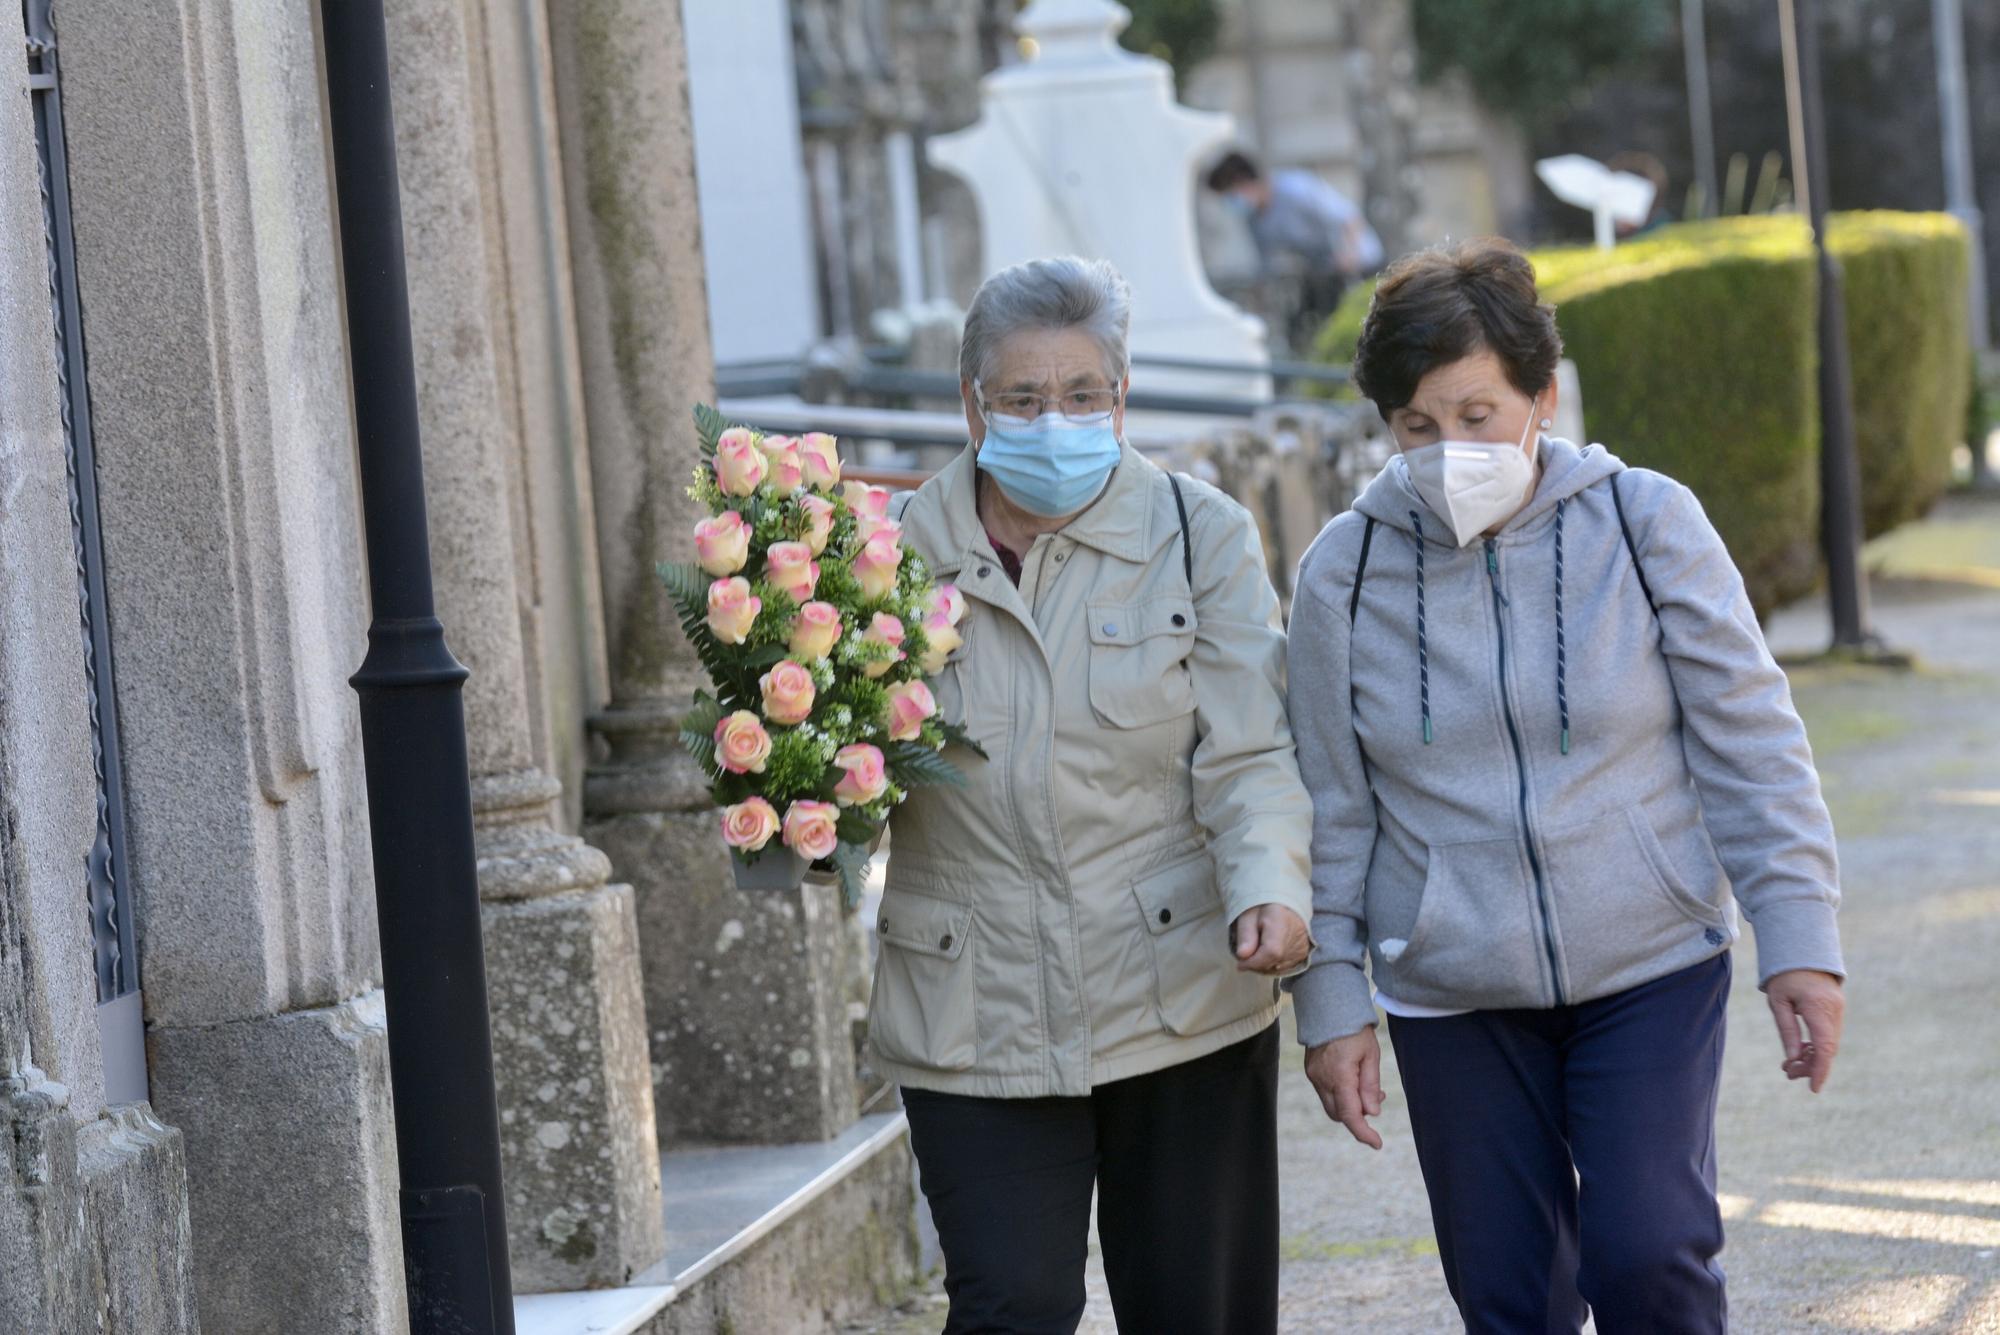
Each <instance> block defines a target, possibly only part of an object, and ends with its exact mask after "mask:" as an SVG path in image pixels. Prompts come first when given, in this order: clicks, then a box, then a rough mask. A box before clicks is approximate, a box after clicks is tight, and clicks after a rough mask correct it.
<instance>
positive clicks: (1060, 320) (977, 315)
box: [958, 255, 1132, 381]
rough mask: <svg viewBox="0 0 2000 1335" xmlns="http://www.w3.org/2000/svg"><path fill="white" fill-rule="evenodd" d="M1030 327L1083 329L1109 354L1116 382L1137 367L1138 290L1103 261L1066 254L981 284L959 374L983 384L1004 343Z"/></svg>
mask: <svg viewBox="0 0 2000 1335" xmlns="http://www.w3.org/2000/svg"><path fill="white" fill-rule="evenodd" d="M1024 329H1082V330H1084V331H1085V332H1087V333H1088V334H1089V335H1090V336H1091V337H1092V338H1094V339H1096V340H1097V346H1098V347H1099V348H1101V349H1103V351H1104V367H1105V370H1106V372H1107V373H1108V374H1109V375H1110V376H1111V378H1112V380H1114V381H1117V380H1122V379H1124V377H1125V373H1126V371H1128V370H1129V369H1130V368H1131V356H1130V354H1129V353H1128V352H1127V351H1126V346H1125V343H1126V338H1127V336H1128V335H1129V334H1130V332H1131V329H1132V289H1131V287H1130V286H1129V285H1128V284H1127V283H1126V282H1125V280H1124V278H1122V277H1120V276H1119V273H1118V271H1117V270H1116V269H1114V268H1112V267H1111V266H1110V265H1109V264H1107V263H1106V262H1105V261H1103V260H1086V259H1079V258H1077V257H1076V256H1074V255H1060V256H1057V257H1055V258H1053V259H1046V260H1029V261H1028V262H1027V263H1026V264H1016V265H1013V266H1012V267H1010V268H1006V269H1002V270H1001V271H1000V272H999V273H996V274H994V275H993V276H992V277H991V278H989V279H987V280H986V281H985V282H983V283H981V284H980V285H979V291H977V292H976V293H974V294H973V297H972V306H971V308H970V309H969V310H967V311H966V313H965V334H964V337H963V338H962V339H961V340H960V342H959V345H958V373H959V375H960V376H962V377H963V378H964V379H967V380H983V379H984V378H985V377H986V376H987V374H988V373H990V372H991V371H992V369H993V359H994V358H995V357H996V356H997V355H998V354H999V351H1000V345H1001V344H1002V343H1004V342H1006V341H1007V339H1008V338H1009V337H1011V336H1012V335H1014V334H1017V333H1020V332H1021V331H1022V330H1024Z"/></svg>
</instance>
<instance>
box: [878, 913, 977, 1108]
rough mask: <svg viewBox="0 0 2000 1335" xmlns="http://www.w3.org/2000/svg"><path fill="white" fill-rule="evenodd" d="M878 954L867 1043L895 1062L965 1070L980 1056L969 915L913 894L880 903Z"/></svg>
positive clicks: (970, 914) (970, 915)
mask: <svg viewBox="0 0 2000 1335" xmlns="http://www.w3.org/2000/svg"><path fill="white" fill-rule="evenodd" d="M875 933H876V936H877V937H878V938H879V940H880V942H881V953H880V956H879V958H878V959H877V960H876V964H875V988H874V991H873V994H872V995H871V996H870V998H869V1003H868V1041H869V1043H870V1044H872V1045H873V1046H874V1048H875V1051H877V1052H878V1053H880V1054H881V1055H882V1056H884V1057H886V1058H888V1059H889V1060H890V1061H895V1062H902V1063H904V1064H905V1065H909V1066H923V1067H929V1068H930V1069H932V1070H938V1071H963V1070H967V1069H969V1068H970V1067H971V1066H972V1063H973V1060H974V1058H975V1057H976V1056H977V1055H978V1050H979V989H978V982H977V979H976V978H975V976H974V972H973V959H972V910H971V908H970V907H968V906H967V905H964V904H954V903H951V902H949V901H947V900H942V899H932V898H931V897H930V896H929V895H920V894H916V893H914V892H913V891H909V890H890V891H887V892H886V893H884V894H883V896H882V911H881V914H880V916H878V917H877V919H876V921H875Z"/></svg>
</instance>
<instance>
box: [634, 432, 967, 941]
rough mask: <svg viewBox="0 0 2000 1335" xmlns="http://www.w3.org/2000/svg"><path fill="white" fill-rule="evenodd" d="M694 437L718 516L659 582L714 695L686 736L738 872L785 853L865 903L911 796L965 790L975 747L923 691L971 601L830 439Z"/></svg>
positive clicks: (700, 495)
mask: <svg viewBox="0 0 2000 1335" xmlns="http://www.w3.org/2000/svg"><path fill="white" fill-rule="evenodd" d="M695 424H696V427H697V428H698V430H699V433H700V438H701V456H702V463H701V465H700V466H699V467H697V468H696V469H695V473H694V485H693V486H691V487H689V488H688V495H689V496H691V497H692V498H693V499H695V500H696V501H699V502H700V503H701V504H702V505H703V506H705V507H706V508H707V510H708V512H709V516H710V517H709V518H707V519H704V520H702V521H701V522H700V523H699V524H697V525H695V531H694V540H695V549H696V559H695V560H694V561H692V562H687V563H680V564H676V563H667V564H663V565H661V566H660V577H661V579H662V580H663V581H664V582H665V584H666V588H667V593H668V596H669V597H671V598H672V600H673V602H674V604H675V607H676V609H677V610H678V612H679V614H680V620H681V627H682V629H683V630H685V631H686V633H687V637H688V640H689V641H690V642H691V643H692V644H693V645H694V648H695V652H696V653H697V654H699V655H700V657H701V662H702V666H703V667H704V668H706V669H707V671H708V676H709V680H710V682H711V683H712V684H713V688H714V689H713V691H712V692H711V691H697V692H696V693H695V697H694V708H693V710H692V711H690V713H689V714H688V715H687V717H686V719H685V720H684V721H683V725H682V729H681V741H682V743H683V744H684V745H685V746H686V747H687V749H688V751H689V752H690V753H691V754H692V755H693V756H694V758H695V760H696V761H697V762H698V763H700V765H701V766H702V769H703V770H704V771H705V772H706V773H707V775H708V776H709V780H710V792H711V793H713V794H714V797H715V800H716V802H717V804H718V805H720V806H721V807H722V809H723V810H722V838H723V842H724V843H726V844H728V845H729V847H730V849H731V850H732V852H733V855H734V856H735V857H736V859H737V860H738V862H739V865H745V866H747V865H748V864H750V863H753V862H755V861H756V860H757V859H758V858H759V857H760V856H763V855H765V854H766V853H767V851H768V850H769V848H770V845H771V843H772V841H773V840H776V841H778V842H779V843H780V844H781V845H782V846H783V847H785V848H788V849H790V850H791V851H792V852H793V853H795V854H797V855H798V857H799V858H801V859H803V860H804V861H805V862H808V863H812V864H815V865H816V866H818V867H819V868H821V869H822V870H832V871H835V872H837V873H838V874H839V876H840V880H841V885H842V887H843V889H844V890H845V891H846V894H847V898H848V901H849V903H850V904H852V903H854V902H857V901H858V900H859V898H860V893H861V881H862V877H863V875H864V872H865V868H866V866H867V862H868V856H869V849H870V847H871V846H872V845H873V843H874V841H875V838H876V836H877V835H878V834H880V833H881V829H882V825H883V823H884V822H885V821H886V820H887V819H888V817H889V812H890V811H891V810H892V809H893V808H894V807H895V806H896V804H897V803H899V802H901V801H902V800H903V799H904V797H905V796H906V795H907V794H908V792H909V790H910V789H912V788H915V787H918V786H921V785H924V784H961V783H963V782H964V778H963V776H962V775H960V774H959V772H958V770H957V768H956V767H955V766H953V765H952V764H951V762H950V761H947V760H945V759H944V758H942V757H941V756H940V755H939V754H938V753H939V752H940V751H942V750H943V749H944V748H945V746H947V745H949V744H954V743H955V744H960V745H966V746H972V749H973V750H975V751H977V750H978V748H977V747H976V746H973V744H972V743H971V742H969V741H968V739H967V738H966V737H965V735H964V733H963V731H962V730H961V729H960V728H959V727H957V726H955V725H948V724H946V723H944V722H943V721H942V720H941V719H939V718H938V717H937V705H936V702H935V701H934V700H933V699H932V698H931V691H930V688H929V687H928V686H927V685H925V684H924V679H925V678H926V677H929V676H934V675H936V674H937V672H938V671H939V670H940V669H941V668H942V667H943V664H944V661H945V659H946V658H947V657H948V656H949V655H950V654H951V652H952V650H954V649H956V648H957V647H958V645H959V643H960V639H959V633H958V630H957V626H958V623H959V619H960V618H961V617H962V616H963V615H964V613H965V603H964V600H963V599H962V598H961V597H960V596H959V593H958V590H957V589H956V588H954V587H953V586H952V585H949V584H945V585H936V584H933V583H932V581H931V577H930V572H929V571H928V570H927V569H926V568H925V565H924V561H923V558H922V557H920V556H918V555H917V554H916V553H915V552H913V551H910V550H908V549H906V548H905V547H904V546H903V545H902V530H901V528H900V527H899V526H898V525H897V524H896V523H895V522H894V521H892V520H891V519H890V518H889V493H888V492H887V491H886V490H884V489H883V488H881V487H872V486H868V485H867V484H865V483H861V482H847V483H845V484H843V483H842V482H841V478H840V467H841V465H840V456H839V454H838V452H837V451H836V449H835V441H834V438H833V437H832V436H829V435H825V434H823V433H820V432H814V433H811V434H809V435H806V436H802V437H796V438H794V437H791V436H777V435H761V434H759V433H758V432H755V431H752V430H750V429H749V428H748V427H742V426H731V425H729V424H728V422H726V421H725V420H724V419H723V418H722V417H721V415H720V414H718V413H717V412H716V411H715V410H714V409H712V408H709V407H707V406H706V405H703V406H701V407H698V408H696V409H695ZM981 754H983V753H981Z"/></svg>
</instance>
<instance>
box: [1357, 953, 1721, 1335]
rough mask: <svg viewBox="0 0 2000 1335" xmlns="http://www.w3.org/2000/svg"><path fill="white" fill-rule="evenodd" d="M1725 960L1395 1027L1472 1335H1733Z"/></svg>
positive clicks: (1440, 1236)
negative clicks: (1722, 1195) (1728, 1287)
mask: <svg viewBox="0 0 2000 1335" xmlns="http://www.w3.org/2000/svg"><path fill="white" fill-rule="evenodd" d="M1728 1000H1729V956H1727V955H1718V956H1717V957H1716V958H1714V959H1712V960H1709V961H1707V962H1706V963H1704V964H1697V965H1695V966H1694V967H1692V968H1688V969H1683V970H1681V971H1680V972H1678V973H1673V974H1669V975H1667V976H1666V977H1665V978H1660V979H1657V980H1655V981H1653V982H1650V983H1646V984H1643V985H1642V986H1639V987H1635V988H1632V989H1630V990H1629V991H1625V992H1620V993H1618V994H1616V995H1615V996H1609V997H1605V998H1603V999H1601V1000H1598V1001H1587V1002H1584V1003H1582V1004H1581V1005H1576V1006H1559V1007H1556V1008H1554V1009H1551V1010H1511V1011H1509V1010H1499V1011H1474V1012H1472V1013H1471V1014H1469V1015H1454V1016H1450V1017H1448V1018H1444V1019H1430V1020H1408V1019H1403V1018H1401V1017H1398V1016H1394V1015H1392V1016H1390V1017H1389V1033H1390V1035H1391V1037H1393V1038H1394V1039H1395V1043H1396V1066H1397V1070H1398V1073H1399V1074H1400V1075H1401V1077H1402V1083H1403V1094H1404V1097H1406V1098H1407V1099H1408V1100H1409V1101H1410V1126H1411V1130H1412V1131H1413V1132H1414V1134H1415V1139H1416V1143H1417V1161H1418V1163H1419V1164H1421V1165H1422V1167H1423V1170H1424V1187H1425V1189H1426V1190H1427V1191H1428V1192H1429V1194H1430V1201H1431V1219H1432V1223H1433V1225H1434V1227H1435V1228H1436V1229H1437V1240H1438V1253H1439V1256H1440V1258H1441V1259H1442V1260H1443V1262H1444V1274H1445V1282H1446V1283H1447V1284H1448V1285H1449V1286H1450V1287H1451V1296H1452V1297H1453V1298H1454V1299H1455V1300H1457V1302H1458V1310H1459V1314H1460V1315H1461V1316H1463V1317H1464V1319H1465V1328H1466V1330H1467V1331H1470V1332H1473V1335H1575V1332H1576V1331H1578V1330H1580V1329H1581V1328H1582V1326H1583V1321H1584V1317H1585V1315H1586V1308H1588V1310H1589V1314H1592V1315H1595V1317H1596V1318H1597V1329H1598V1330H1599V1331H1600V1332H1601V1335H1632V1333H1633V1332H1645V1333H1646V1335H1721V1332H1722V1331H1724V1330H1725V1329H1726V1328H1727V1325H1728V1317H1727V1314H1726V1309H1725V1305H1724V1296H1723V1284H1722V1267H1721V1265H1719V1264H1718V1263H1717V1261H1716V1255H1717V1253H1719V1252H1720V1251H1721V1250H1722V1215H1721V1213H1720V1211H1719V1210H1718V1208H1717V1206H1716V1200H1715V1093H1716V1084H1717V1080H1718V1077H1719V1076H1720V1075H1721V1070H1722V1040H1723V1012H1724V1007H1725V1006H1726V1005H1727V1003H1728Z"/></svg>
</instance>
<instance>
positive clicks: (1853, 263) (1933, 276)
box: [1315, 212, 1972, 613]
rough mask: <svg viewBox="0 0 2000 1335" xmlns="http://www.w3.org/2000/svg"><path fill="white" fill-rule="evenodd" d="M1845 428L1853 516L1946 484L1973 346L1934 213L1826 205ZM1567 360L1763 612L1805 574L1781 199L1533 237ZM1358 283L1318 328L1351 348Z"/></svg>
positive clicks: (1805, 291) (1340, 361)
mask: <svg viewBox="0 0 2000 1335" xmlns="http://www.w3.org/2000/svg"><path fill="white" fill-rule="evenodd" d="M1830 239H1831V243H1832V246H1833V251H1834V254H1835V256H1836V258H1838V259H1839V261H1840V264H1841V269H1842V273H1843V275H1844V279H1845V291H1846V294H1847V325H1848V348H1849V356H1850V361H1851V363H1852V368H1853V389H1854V406H1855V448H1856V452H1857V453H1858V455H1859V457H1860V464H1861V475H1862V493H1863V520H1864V524H1865V526H1866V529H1867V532H1868V534H1869V535H1870V536H1873V535H1875V534H1879V533H1883V532H1886V531H1888V530H1889V529H1891V528H1894V527H1895V526H1896V525H1898V524H1902V523H1905V522H1907V521H1908V520H1910V519H1913V518H1916V517H1917V516H1918V515H1920V514H1922V513H1923V512H1924V511H1925V510H1926V509H1928V508H1929V506H1930V505H1931V503H1932V502H1934V501H1935V500H1936V499H1937V497H1938V495H1939V494H1940V493H1941V492H1942V491H1943V489H1944V487H1945V485H1946V483H1947V481H1948V480H1949V476H1950V467H1951V455H1952V449H1953V447H1954V446H1955V445H1956V444H1958V442H1959V440H1960V438H1961V437H1962V435H1963V432H1964V412H1965V407H1964V405H1965V404H1966V402H1967V400H1968V398H1969V397H1970V384H1969V380H1970V368H1971V364H1972V362H1971V350H1970V343H1969V339H1968V335H1967V330H1966V319H1965V305H1964V298H1963V292H1964V284H1965V265H1966V263H1967V259H1968V247H1967V238H1966V234H1965V232H1964V229H1963V228H1962V227H1961V226H1960V225H1959V224H1958V223H1957V222H1956V221H1955V220H1953V219H1951V218H1950V217H1948V216H1946V215H1943V214H1911V213H1881V212H1868V213H1851V214H1836V215H1835V216H1834V219H1833V225H1832V229H1831V238H1830ZM1533 258H1534V261H1535V270H1536V277H1537V281H1538V283H1539V285H1540V287H1541V291H1542V294H1543V296H1544V297H1546V298H1547V299H1548V300H1550V301H1552V302H1554V303H1555V305H1556V308H1557V315H1556V320H1557V323H1558V325H1559V326H1560V327H1561V330H1562V335H1563V341H1564V344H1565V345H1566V346H1565V350H1566V354H1567V355H1568V356H1569V357H1570V358H1571V359H1572V360H1573V361H1575V362H1576V365H1577V376H1578V380H1579V381H1580V382H1581V384H1582V387H1583V401H1584V412H1585V415H1586V419H1587V421H1588V423H1589V431H1590V436H1591V438H1592V439H1594V440H1601V441H1603V442H1605V444H1607V445H1608V446H1609V447H1610V448H1611V449H1612V450H1613V451H1614V452H1616V453H1617V454H1618V455H1619V456H1620V457H1621V458H1623V459H1624V460H1626V462H1628V463H1632V464H1636V465H1640V466H1643V467H1648V468H1656V469H1658V470H1659V471H1661V472H1663V473H1666V474H1668V475H1670V476H1672V477H1674V478H1677V479H1679V480H1680V481H1681V482H1684V483H1686V484H1687V485H1688V486H1689V487H1691V488H1692V489H1693V490H1694V492H1695V494H1696V495H1697V496H1699V497H1700V498H1701V502H1702V505H1703V506H1704V507H1705V508H1706V509H1707V511H1708V514H1709V518H1710V519H1711V520H1713V521H1714V523H1715V526H1716V528H1717V529H1718V530H1719V531H1720V532H1721V533H1722V536H1723V539H1724V541H1725V542H1727V543H1728V544H1729V549H1730V553H1731V555H1732V556H1734V557H1735V559H1736V564H1737V566H1738V568H1739V569H1741V570H1742V572H1743V576H1744V582H1745V583H1746V584H1747V585H1748V586H1749V589H1750V597H1751V601H1752V602H1753V603H1754V604H1755V605H1756V607H1757V608H1758V611H1759V612H1760V613H1762V612H1764V611H1766V610H1768V609H1770V608H1772V607H1775V606H1777V605H1779V604H1781V603H1783V602H1785V601H1787V600H1789V599H1791V598H1794V597H1797V596H1799V595H1800V594H1803V593H1805V592H1807V591H1809V590H1810V589H1811V588H1812V586H1813V584H1814V582H1815V581H1816V579H1817V577H1818V522H1819V482H1818V457H1819V391H1818V374H1819V349H1818V334H1817V319H1818V299H1819V298H1818V286H1819V284H1818V274H1817V267H1816V265H1815V262H1814V259H1813V252H1812V243H1811V236H1810V234H1809V233H1808V231H1807V230H1806V227H1805V224H1804V223H1803V222H1802V221H1800V220H1799V219H1797V218H1796V217H1784V216H1779V217H1747V218H1746V217H1737V218H1725V219H1717V220H1713V221H1709V222H1702V223H1686V224H1681V225H1678V226H1673V227H1666V228H1662V229H1660V230H1659V231H1657V232H1653V233H1650V234H1648V235H1646V236H1644V237H1641V238H1639V239H1637V240H1634V241H1628V242H1626V243H1625V244H1623V245H1621V246H1618V247H1617V248H1616V249H1613V250H1608V251H1605V250H1597V249H1595V248H1592V247H1575V248H1563V249H1555V250H1543V251H1537V252H1535V253H1534V256H1533ZM1373 296H1374V291H1373V287H1372V285H1368V284H1362V285H1358V286H1357V287H1356V288H1355V289H1354V290H1352V291H1350V292H1349V293H1348V294H1347V296H1346V298H1345V299H1344V300H1343V301H1342V302H1341V304H1340V307H1339V308H1338V309H1337V310H1336V311H1335V312H1334V314H1333V316H1332V317H1331V318H1330V319H1328V321H1327V323H1326V325H1325V326H1324V327H1323V328H1322V329H1321V331H1320V336H1319V339H1318V341H1317V343H1316V345H1315V353H1316V355H1317V356H1318V357H1319V359H1321V360H1323V361H1327V362H1332V363H1334V364H1337V365H1344V364H1346V363H1348V362H1351V361H1352V360H1353V356H1354V348H1355V345H1356V343H1357V342H1358V341H1359V338H1360V334H1361V327H1362V323H1363V321H1364V320H1365V318H1366V316H1367V313H1368V306H1369V303H1370V301H1371V300H1372V299H1373Z"/></svg>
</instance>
